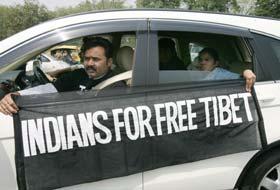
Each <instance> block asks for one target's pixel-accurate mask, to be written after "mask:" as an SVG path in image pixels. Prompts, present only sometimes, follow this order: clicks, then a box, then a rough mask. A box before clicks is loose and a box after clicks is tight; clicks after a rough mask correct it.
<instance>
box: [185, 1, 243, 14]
mask: <svg viewBox="0 0 280 190" xmlns="http://www.w3.org/2000/svg"><path fill="white" fill-rule="evenodd" d="M182 2H183V3H185V4H186V6H187V7H188V9H189V10H200V11H216V12H238V11H239V9H240V7H239V5H238V3H237V1H236V0H219V1H209V0H182Z"/></svg>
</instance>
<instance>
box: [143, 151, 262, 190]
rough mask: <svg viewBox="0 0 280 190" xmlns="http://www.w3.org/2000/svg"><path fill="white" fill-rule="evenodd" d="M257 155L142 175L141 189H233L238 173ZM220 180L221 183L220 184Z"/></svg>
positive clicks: (162, 169)
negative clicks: (142, 183)
mask: <svg viewBox="0 0 280 190" xmlns="http://www.w3.org/2000/svg"><path fill="white" fill-rule="evenodd" d="M256 152H257V151H248V152H242V153H237V154H231V155H226V156H220V157H215V158H210V159H207V160H201V161H197V162H193V163H187V164H182V165H176V166H169V167H164V168H160V169H156V170H152V171H147V172H144V189H145V190H153V189H162V190H169V189H173V188H174V187H176V190H180V189H182V190H183V189H195V190H204V189H205V186H202V185H201V184H202V183H205V184H207V189H211V190H212V189H213V190H215V189H233V187H234V185H235V182H236V181H237V179H238V177H239V175H240V173H241V172H242V170H243V168H244V167H245V165H246V164H247V162H248V161H249V160H250V159H251V158H252V157H253V156H254V154H255V153H256ZM219 179H222V180H219Z"/></svg>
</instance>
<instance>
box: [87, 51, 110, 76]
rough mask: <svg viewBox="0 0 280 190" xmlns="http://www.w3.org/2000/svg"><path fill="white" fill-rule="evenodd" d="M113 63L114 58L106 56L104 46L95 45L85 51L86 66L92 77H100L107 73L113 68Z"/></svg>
mask: <svg viewBox="0 0 280 190" xmlns="http://www.w3.org/2000/svg"><path fill="white" fill-rule="evenodd" d="M111 65H112V58H110V59H107V58H106V56H105V49H104V48H103V47H100V46H97V47H93V48H90V49H88V50H87V51H86V52H85V55H84V66H85V70H86V72H87V74H88V76H89V77H90V78H98V77H101V76H103V75H105V74H106V73H107V72H108V70H109V69H110V68H111Z"/></svg>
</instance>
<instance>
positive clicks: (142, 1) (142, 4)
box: [136, 0, 181, 8]
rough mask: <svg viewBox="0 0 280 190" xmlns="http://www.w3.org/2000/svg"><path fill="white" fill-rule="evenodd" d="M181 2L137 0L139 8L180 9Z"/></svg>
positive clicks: (177, 0)
mask: <svg viewBox="0 0 280 190" xmlns="http://www.w3.org/2000/svg"><path fill="white" fill-rule="evenodd" d="M180 4H181V0H153V1H150V0H137V1H136V7H137V8H179V7H180Z"/></svg>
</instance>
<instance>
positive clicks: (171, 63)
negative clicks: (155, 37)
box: [158, 38, 186, 70]
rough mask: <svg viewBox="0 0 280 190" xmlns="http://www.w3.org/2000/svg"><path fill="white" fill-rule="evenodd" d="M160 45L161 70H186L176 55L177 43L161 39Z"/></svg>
mask: <svg viewBox="0 0 280 190" xmlns="http://www.w3.org/2000/svg"><path fill="white" fill-rule="evenodd" d="M158 45H159V69H160V70H185V69H186V66H185V65H184V63H183V61H182V60H180V59H179V57H178V56H177V53H176V48H175V42H174V41H173V40H172V39H170V38H161V39H160V40H159V41H158Z"/></svg>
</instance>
